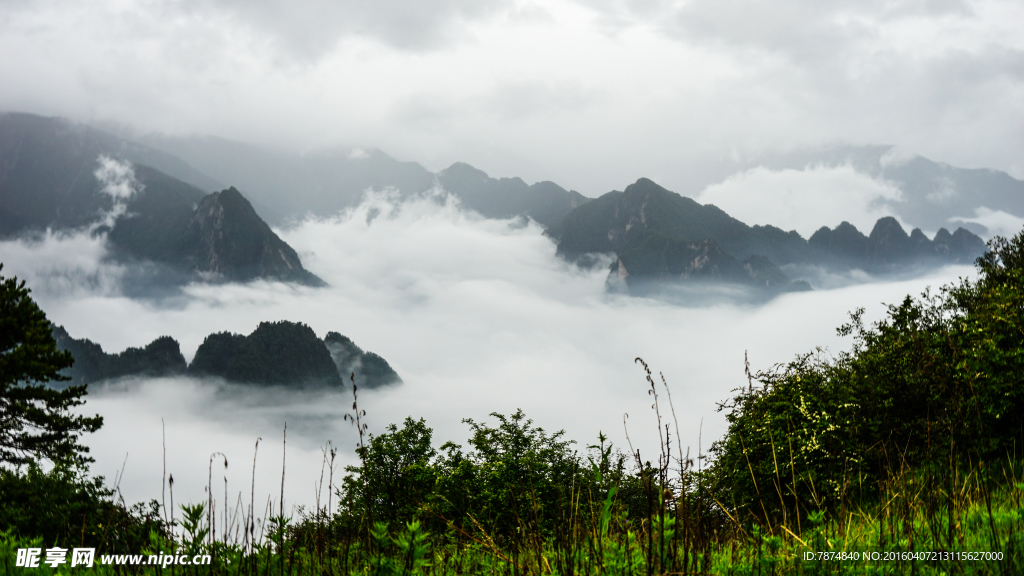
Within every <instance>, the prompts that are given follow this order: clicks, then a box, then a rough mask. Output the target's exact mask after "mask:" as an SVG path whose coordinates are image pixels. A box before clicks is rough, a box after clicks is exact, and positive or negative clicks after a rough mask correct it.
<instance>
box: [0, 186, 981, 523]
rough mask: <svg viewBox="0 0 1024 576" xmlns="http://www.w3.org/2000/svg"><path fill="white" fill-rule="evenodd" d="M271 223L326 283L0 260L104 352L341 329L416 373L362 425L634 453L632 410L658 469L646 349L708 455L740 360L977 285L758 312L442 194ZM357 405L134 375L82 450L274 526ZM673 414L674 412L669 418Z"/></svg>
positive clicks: (885, 285) (43, 255)
mask: <svg viewBox="0 0 1024 576" xmlns="http://www.w3.org/2000/svg"><path fill="white" fill-rule="evenodd" d="M277 232H278V234H280V235H281V237H282V238H283V239H284V240H285V241H287V242H288V243H289V244H291V245H292V246H293V247H294V248H295V249H296V250H297V251H298V253H299V255H300V257H301V258H302V261H303V264H304V265H305V266H306V267H307V268H308V269H309V270H311V271H312V272H314V273H315V274H317V275H318V276H320V277H321V278H323V279H324V280H325V281H326V282H327V283H328V284H329V287H327V288H319V289H317V288H308V287H300V286H293V285H287V284H282V283H277V282H262V281H261V282H252V283H249V284H190V285H188V286H186V287H184V288H183V289H181V290H180V291H177V292H175V293H172V294H166V293H165V294H163V295H161V296H159V297H144V298H140V297H136V296H128V295H126V292H125V291H124V289H123V285H124V281H125V279H126V278H128V277H129V276H130V275H131V274H132V272H131V270H130V269H129V268H127V267H126V266H124V265H122V264H118V263H115V262H112V261H110V260H108V259H106V246H105V239H104V237H103V236H102V235H96V234H90V233H88V232H82V233H77V234H64V235H61V234H54V233H48V234H45V235H41V236H37V237H35V238H33V239H22V240H18V241H7V242H3V243H0V254H2V255H3V257H2V259H3V262H4V269H3V275H5V276H11V275H17V276H18V277H19V278H21V279H24V280H26V281H27V283H28V286H29V287H30V288H32V290H33V297H34V298H35V299H36V300H37V302H38V303H39V304H40V306H41V307H42V308H43V310H44V311H46V313H47V314H48V316H49V318H50V319H51V320H52V321H53V322H55V323H57V324H61V325H63V326H65V327H66V328H67V329H68V331H69V332H70V333H71V335H72V336H74V337H76V338H89V339H91V340H93V341H95V342H98V343H100V344H101V345H102V346H103V347H104V349H105V350H106V351H108V352H117V351H120V350H123V349H124V348H126V347H129V346H143V345H145V344H147V343H148V342H150V341H152V340H153V339H154V338H156V337H158V336H161V335H170V336H173V337H174V338H176V339H177V340H178V341H179V342H180V343H181V348H182V352H183V353H184V355H185V357H186V358H187V359H189V360H190V359H191V357H192V356H193V355H194V354H195V351H196V348H197V347H198V346H199V344H201V343H202V341H203V339H204V338H205V337H206V336H207V335H208V334H210V333H212V332H218V331H225V330H227V331H231V332H236V333H242V334H248V333H250V332H252V330H253V329H255V328H256V326H257V324H258V323H259V322H261V321H275V320H291V321H298V322H304V323H306V324H308V325H309V326H311V327H312V328H313V329H314V330H315V331H316V333H317V334H318V335H320V336H321V337H322V336H323V335H324V334H326V333H327V331H330V330H334V331H338V332H340V333H342V334H345V335H347V336H349V337H351V338H352V339H353V340H354V341H355V342H356V343H357V344H358V345H359V346H361V347H363V348H364V349H367V350H371V351H373V352H376V353H378V354H380V355H381V356H383V357H384V358H385V359H387V361H388V362H389V363H390V364H391V365H392V367H394V369H395V370H396V371H397V372H398V373H399V375H400V376H401V377H402V379H403V380H404V383H403V384H401V385H397V386H392V387H388V388H382V389H375V390H369V389H360V390H359V407H360V409H365V410H366V416H365V422H367V423H368V425H369V432H370V433H373V434H379V433H381V432H383V431H384V430H385V427H386V426H387V425H388V424H390V423H401V422H402V420H404V419H405V418H406V417H410V416H411V417H414V418H425V419H426V422H427V424H428V426H430V427H431V428H433V429H434V443H435V445H436V446H440V444H442V443H443V442H445V441H448V440H452V441H455V442H457V443H460V444H465V442H466V439H467V438H468V436H469V427H468V426H467V425H466V424H465V423H463V422H462V419H463V418H473V419H474V420H476V421H477V422H481V421H487V422H492V423H493V422H494V420H493V419H491V418H489V416H488V415H489V414H490V413H491V412H498V413H502V414H510V413H513V412H514V411H516V410H517V409H520V408H521V409H523V410H524V411H525V413H526V415H527V416H528V417H529V418H531V419H533V421H534V423H535V424H536V425H539V426H541V427H543V428H544V429H545V430H547V431H549V432H554V431H557V430H562V429H564V430H565V433H566V436H567V437H568V438H570V439H573V440H575V441H576V442H577V444H576V446H577V448H578V449H579V450H580V452H581V453H582V452H585V451H586V447H587V446H588V445H590V444H594V443H596V440H597V436H598V433H599V432H603V433H604V434H606V435H608V436H609V437H610V439H611V440H612V441H613V442H614V443H615V445H616V446H618V447H621V448H623V449H624V450H628V448H627V439H626V436H625V433H624V424H623V423H624V420H625V422H626V425H628V428H629V438H630V440H631V442H632V445H633V447H634V448H636V449H639V450H640V451H641V454H642V455H643V456H644V458H645V459H651V460H655V457H656V451H657V442H658V437H657V429H656V421H655V417H654V413H653V411H652V410H651V404H652V397H651V396H649V395H648V394H647V388H648V385H647V383H646V381H645V379H644V372H643V370H642V369H641V367H640V366H639V365H637V364H636V363H635V362H634V359H635V358H637V357H642V358H643V359H644V360H645V361H646V362H647V363H648V364H649V365H650V366H651V368H652V369H653V370H654V371H655V377H656V378H657V379H658V380H659V381H660V378H658V377H657V373H658V372H660V373H662V374H664V377H665V379H666V380H667V382H668V384H669V386H670V387H671V391H672V399H673V400H674V405H675V412H676V416H677V417H678V421H679V434H680V435H681V439H682V444H683V446H684V447H689V448H690V450H691V455H696V454H697V452H698V450H701V451H704V452H706V451H707V448H708V447H709V446H710V445H711V443H712V442H713V441H714V440H715V439H717V438H719V437H720V436H721V435H722V433H723V432H724V429H725V428H724V427H725V420H724V416H723V414H721V413H719V412H717V411H716V403H717V402H720V401H722V400H725V399H726V398H728V397H729V396H730V391H731V390H733V389H735V388H737V387H740V386H743V387H745V386H746V385H747V381H746V378H745V376H744V354H745V353H747V354H748V355H749V359H750V363H751V366H752V368H753V369H754V370H755V371H756V370H758V369H766V368H769V367H771V366H772V365H773V364H776V363H779V362H786V361H788V360H790V359H792V358H793V357H794V356H795V355H796V354H800V353H803V352H808V351H811V350H813V349H814V348H815V347H816V346H821V347H824V348H825V349H826V351H831V353H835V352H838V351H839V350H843V349H847V348H849V346H850V342H849V341H848V340H843V339H841V338H839V337H838V336H837V335H836V332H835V328H836V327H837V326H839V325H840V324H842V323H843V322H845V321H846V319H847V314H848V312H849V311H851V310H854V309H856V308H858V307H865V308H866V310H867V312H866V318H867V319H869V320H872V319H878V318H881V317H882V316H883V314H884V312H885V306H884V304H883V303H894V302H898V301H900V300H901V299H902V298H903V297H904V296H905V295H907V294H918V293H920V292H921V291H922V290H924V289H925V288H926V287H928V286H931V287H933V288H934V287H938V286H940V285H942V284H945V283H948V282H950V281H953V280H956V279H957V278H958V277H959V276H967V275H970V274H971V273H972V269H971V268H970V267H963V266H961V267H947V268H943V269H939V270H935V271H933V272H931V273H929V274H928V275H926V276H923V277H918V278H914V279H909V280H908V279H903V280H888V281H871V280H870V279H869V278H864V277H856V278H854V277H847V278H846V279H845V280H844V281H835V280H832V281H824V280H822V281H818V280H812V283H816V284H817V286H816V288H819V289H817V290H815V291H813V292H806V293H796V294H786V295H782V296H780V297H778V298H775V299H773V300H771V301H769V302H767V303H763V304H760V305H755V304H749V303H737V302H730V301H728V300H720V299H718V300H710V301H708V302H705V304H704V305H699V306H697V305H691V306H684V305H679V304H677V303H672V302H668V301H665V300H663V299H660V300H659V299H650V298H638V297H630V296H627V295H623V294H614V293H609V292H608V291H607V290H606V286H605V280H606V276H607V268H605V267H598V268H596V269H590V270H587V269H579V268H576V267H574V266H572V265H569V264H566V263H565V262H563V261H561V260H560V259H558V258H556V256H555V246H554V244H553V243H552V241H551V240H550V239H548V238H547V237H545V236H543V234H542V230H541V229H540V227H538V226H537V225H536V224H534V223H532V222H526V221H523V220H515V219H513V220H489V219H483V218H480V217H479V216H477V215H475V214H473V213H471V212H468V211H465V210H462V209H461V208H460V207H459V205H458V203H457V202H455V201H453V200H452V199H451V198H449V197H447V196H445V195H443V194H442V193H435V194H434V195H431V196H427V197H421V198H415V199H412V200H408V201H405V202H399V201H398V200H397V196H396V195H394V194H392V193H389V192H387V191H385V192H377V193H368V194H367V196H366V197H365V199H364V201H363V202H362V203H361V204H360V205H359V206H358V207H355V208H352V209H350V210H347V211H345V212H343V213H340V214H338V215H336V216H335V217H333V218H326V219H319V218H307V219H306V220H304V221H303V222H301V223H300V224H298V225H297V226H295V227H293V228H290V229H285V230H278V231H277ZM709 302H711V303H709ZM660 392H662V390H659V393H660ZM665 400H666V395H664V394H662V402H665ZM351 408H352V394H351V390H342V391H336V392H322V391H321V392H311V391H295V390H286V389H263V388H254V387H248V386H241V385H236V384H226V383H224V382H222V381H218V380H198V379H192V378H185V377H181V378H158V379H145V380H137V379H127V380H122V381H119V382H115V383H107V384H102V385H94V386H92V387H91V388H90V393H89V396H88V402H87V404H86V405H85V407H84V412H87V413H99V414H101V415H103V417H104V419H105V423H104V426H103V428H102V429H101V430H100V431H99V432H97V433H95V434H93V435H90V436H88V437H87V438H85V443H86V444H88V445H89V446H90V447H91V449H92V455H93V456H94V457H95V458H96V462H95V463H94V464H93V466H92V472H93V473H95V474H102V475H104V476H106V477H107V478H108V480H109V481H111V482H112V481H113V479H114V478H115V477H116V478H117V479H118V486H119V490H120V492H121V494H122V495H123V497H124V498H125V500H126V501H127V502H129V503H131V502H135V501H143V500H150V499H157V500H161V499H165V500H166V502H167V504H168V505H169V504H170V498H169V497H170V494H169V493H167V492H165V491H164V490H163V478H164V474H165V473H166V474H171V475H173V477H174V480H175V483H174V494H173V497H174V502H175V504H176V505H177V504H180V503H183V502H189V501H192V502H198V501H206V499H207V498H208V495H207V493H206V492H205V487H206V485H207V483H208V478H210V477H211V476H212V478H213V480H212V484H213V496H214V498H215V499H216V501H217V506H218V508H219V509H222V508H223V505H224V500H225V492H226V493H227V496H226V498H227V503H228V505H229V507H231V508H234V507H235V506H236V504H237V503H238V502H245V503H246V504H248V502H249V500H250V498H253V499H254V500H255V501H256V508H257V514H258V515H262V514H263V511H264V510H266V507H267V505H268V502H270V501H272V502H274V503H275V504H274V505H275V506H276V502H277V501H278V500H279V497H280V492H281V490H282V486H281V483H282V480H281V476H282V459H283V458H282V457H283V456H284V464H285V466H286V471H285V477H284V487H283V490H284V497H285V507H286V510H292V509H294V507H295V506H300V505H301V506H306V507H307V508H309V507H311V506H313V505H315V503H316V501H317V494H318V492H319V494H320V501H321V504H323V503H325V501H326V499H327V492H328V488H327V484H328V478H329V477H330V472H329V471H325V470H324V467H323V454H324V449H325V447H327V442H328V441H330V442H331V445H330V446H334V447H337V448H338V456H337V460H336V461H335V465H336V470H335V472H334V474H333V480H334V484H335V485H337V484H339V480H340V477H341V475H342V474H343V468H344V466H346V465H352V464H355V463H356V458H355V454H354V451H353V449H354V448H355V445H356V442H357V441H358V438H357V435H356V432H355V429H354V428H353V427H352V425H351V424H349V423H348V422H346V421H345V420H344V419H343V417H344V415H345V414H346V413H350V412H351ZM667 409H668V407H667V405H664V404H663V406H662V414H663V415H664V414H666V413H667ZM627 414H628V418H627V417H626V416H625V415H627ZM286 422H287V449H286V454H285V455H283V454H282V447H283V442H284V427H285V423H286ZM672 428H673V434H675V426H674V425H673V427H672ZM257 439H262V440H261V441H260V444H259V450H258V454H254V453H255V446H256V442H257ZM684 449H685V448H684ZM215 452H220V453H222V454H223V455H224V457H226V459H227V461H228V463H229V465H228V467H227V468H226V469H225V467H224V465H223V460H222V458H221V457H220V456H217V457H216V459H215V460H214V464H213V465H212V466H211V464H210V462H211V455H212V454H214V453H215ZM254 455H255V475H254V474H253V466H254V464H253V461H254ZM165 463H166V464H165ZM122 470H123V473H122ZM253 476H255V479H254V480H253ZM253 481H254V483H255V488H254V490H252V493H251V492H250V483H251V482H253ZM334 501H335V502H336V497H335V500H334ZM221 514H223V512H221ZM231 514H233V513H232V512H229V515H231Z"/></svg>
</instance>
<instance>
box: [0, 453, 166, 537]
mask: <svg viewBox="0 0 1024 576" xmlns="http://www.w3.org/2000/svg"><path fill="white" fill-rule="evenodd" d="M0 501H2V502H3V503H4V505H3V506H2V507H0V530H8V531H11V532H12V533H14V534H19V535H22V536H26V537H28V536H31V537H42V539H43V541H44V542H46V544H47V545H52V544H54V543H58V544H60V545H61V546H64V547H70V546H90V547H96V548H98V549H99V550H103V551H107V552H121V553H127V552H132V551H137V550H139V549H140V548H141V547H142V546H143V545H144V544H145V543H146V542H147V541H148V539H149V532H150V531H152V530H156V531H158V532H160V531H162V530H163V525H162V521H161V520H160V518H159V513H158V510H159V508H158V506H157V504H156V502H155V501H153V502H150V503H148V504H145V505H144V504H136V505H135V506H133V507H132V508H131V509H127V508H125V507H124V506H123V505H121V504H119V503H116V502H115V501H114V491H113V490H110V489H109V488H106V487H105V486H104V485H103V478H102V477H100V478H89V477H88V476H87V475H86V470H85V468H84V467H80V466H77V465H73V464H71V463H68V462H58V463H57V464H56V465H55V466H54V467H53V468H52V469H50V470H49V471H45V472H44V471H43V470H42V469H41V468H40V467H39V466H38V465H37V464H35V463H34V462H30V463H29V464H28V465H27V466H26V469H25V471H24V472H20V471H18V470H10V469H0Z"/></svg>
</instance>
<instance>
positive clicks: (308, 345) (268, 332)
mask: <svg viewBox="0 0 1024 576" xmlns="http://www.w3.org/2000/svg"><path fill="white" fill-rule="evenodd" d="M52 333H53V337H54V339H55V340H56V341H57V348H58V349H60V350H67V351H69V352H71V355H72V356H73V357H74V360H75V361H74V364H73V365H72V366H71V367H70V368H67V369H65V370H63V371H62V372H61V373H62V374H63V375H65V376H68V377H70V378H71V380H70V381H65V382H56V383H54V386H55V387H61V388H63V387H66V386H68V385H71V384H93V383H99V382H102V381H105V380H113V379H117V378H123V377H128V376H137V377H147V378H155V377H161V376H179V375H185V374H189V375H192V376H216V377H220V378H223V379H225V380H228V381H231V382H238V383H243V384H258V385H283V386H327V387H344V386H347V385H348V383H349V377H350V375H352V374H354V375H355V383H356V385H358V386H360V387H367V388H375V387H379V386H386V385H389V384H400V383H401V382H402V379H401V378H399V376H398V374H397V373H396V372H395V371H394V369H392V368H391V365H390V364H388V362H387V360H385V359H383V358H381V357H380V356H378V355H377V354H374V353H373V352H367V351H364V350H363V349H362V348H360V347H359V346H356V345H355V343H354V342H352V340H351V339H350V338H348V337H347V336H342V335H341V334H339V333H337V332H328V333H327V336H326V337H325V338H324V339H323V340H321V339H319V338H317V336H316V334H315V333H314V332H313V329H312V328H310V327H309V326H307V325H305V324H303V323H301V322H288V321H280V322H261V323H260V325H259V326H258V327H257V328H256V330H254V331H253V332H252V333H251V334H249V335H248V336H243V335H241V334H232V333H230V332H218V333H214V334H210V335H209V336H207V337H206V338H205V339H204V340H203V343H202V344H201V345H200V346H199V349H198V350H197V351H196V355H195V357H194V358H193V359H192V363H191V364H187V363H186V362H185V357H184V356H182V354H181V349H180V346H179V344H178V342H177V340H175V339H173V338H171V337H170V336H161V337H160V338H157V339H156V340H154V341H152V342H150V343H149V344H148V345H146V346H145V347H143V348H127V349H125V350H124V351H123V352H120V353H117V354H109V353H107V352H104V351H103V348H102V347H101V346H100V345H99V344H97V343H95V342H92V341H91V340H88V339H76V338H72V337H71V336H70V335H69V334H68V332H67V330H65V329H64V327H62V326H53V327H52Z"/></svg>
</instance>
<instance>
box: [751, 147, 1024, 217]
mask: <svg viewBox="0 0 1024 576" xmlns="http://www.w3.org/2000/svg"><path fill="white" fill-rule="evenodd" d="M895 152H897V151H896V150H895V147H893V146H889V145H865V146H849V145H838V146H830V147H825V148H818V149H803V150H793V151H790V152H787V153H785V154H771V155H765V156H759V157H756V158H753V159H751V160H750V163H749V164H748V166H746V167H741V166H737V169H738V171H742V170H744V169H746V168H754V167H757V166H763V167H765V168H769V169H771V170H783V169H794V170H803V169H805V168H807V167H809V166H824V167H836V166H843V165H849V166H852V167H853V168H854V169H855V170H856V171H858V172H860V173H862V174H866V175H868V176H871V177H872V178H875V179H878V180H883V181H888V182H891V183H892V184H894V185H895V186H896V187H898V188H899V189H900V196H899V198H898V199H896V200H887V201H885V200H883V201H881V202H882V205H884V206H886V207H887V208H888V209H889V210H891V211H892V213H893V214H895V215H896V216H897V217H898V218H899V219H900V221H901V222H904V223H906V224H907V225H908V226H913V227H918V228H924V229H925V230H938V229H940V228H943V227H948V226H951V224H952V225H955V224H956V223H957V222H958V221H962V220H964V219H971V218H974V217H975V216H976V212H977V210H978V209H979V208H981V207H986V208H989V209H991V210H1001V211H1004V212H1006V213H1009V214H1012V215H1014V216H1016V217H1018V218H1024V181H1021V180H1018V179H1016V178H1014V177H1012V176H1010V175H1009V174H1007V173H1006V172H1002V171H999V170H991V169H987V168H959V167H956V166H951V165H949V164H946V163H944V162H936V161H934V160H930V159H928V158H925V157H923V156H918V155H915V156H909V157H900V156H899V155H898V154H896V153H895ZM962 226H963V227H964V228H965V229H967V230H969V231H971V232H973V233H975V234H981V235H989V234H992V233H993V232H992V231H990V230H987V229H986V228H985V227H984V226H982V225H981V224H978V223H976V222H970V223H963V224H962Z"/></svg>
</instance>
